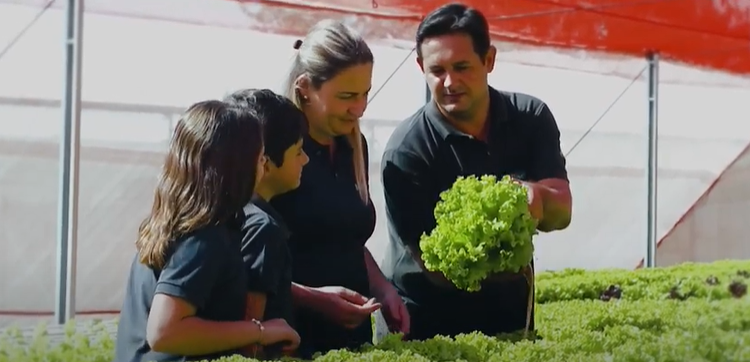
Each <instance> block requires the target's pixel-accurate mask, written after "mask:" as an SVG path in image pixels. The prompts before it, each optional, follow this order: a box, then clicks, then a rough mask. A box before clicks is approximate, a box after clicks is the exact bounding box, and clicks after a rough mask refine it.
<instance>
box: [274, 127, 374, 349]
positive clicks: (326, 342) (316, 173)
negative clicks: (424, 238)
mask: <svg viewBox="0 0 750 362" xmlns="http://www.w3.org/2000/svg"><path fill="white" fill-rule="evenodd" d="M334 147H335V148H334V152H333V155H331V152H330V149H329V147H328V146H324V145H321V144H319V143H317V142H315V141H314V140H313V139H312V138H310V137H307V136H306V137H305V139H304V144H303V148H304V150H305V152H306V153H307V155H308V156H309V157H310V162H309V163H308V164H307V165H306V166H305V168H304V169H303V171H302V181H301V184H300V186H299V187H298V188H297V189H295V190H293V191H291V192H288V193H286V194H283V195H279V196H276V197H274V198H273V200H271V202H270V203H271V205H273V207H274V208H275V209H276V210H277V211H278V212H279V214H280V215H281V216H282V217H283V218H284V221H285V222H286V223H287V225H288V227H289V230H290V231H291V233H292V234H291V236H290V238H289V249H290V250H291V252H292V265H293V267H292V278H293V281H294V282H296V283H299V284H302V285H306V286H310V287H323V286H343V287H346V288H349V289H352V290H354V291H356V292H358V293H361V294H363V295H369V294H370V283H369V279H368V276H367V268H366V265H365V259H364V248H365V243H366V242H367V240H368V239H369V238H370V236H371V235H372V233H373V232H374V230H375V207H374V206H373V204H372V202H369V203H368V204H365V203H364V202H363V201H362V200H361V199H360V197H359V192H358V191H357V188H356V182H355V177H354V167H353V163H352V156H353V150H352V148H351V146H350V145H349V143H348V142H347V141H346V139H345V138H344V137H338V138H336V139H335V146H334ZM363 148H364V156H365V165H367V161H368V154H367V143H366V142H365V140H364V137H363ZM295 326H296V328H297V331H298V332H299V334H300V337H301V338H302V344H301V346H300V352H301V353H302V354H303V357H304V356H309V353H312V352H316V351H327V350H330V349H334V348H345V347H359V346H360V345H361V344H363V343H366V342H371V341H372V328H371V327H370V323H369V320H368V321H367V322H366V323H363V324H362V325H361V326H360V327H359V328H357V329H354V330H348V329H345V328H343V327H338V326H336V325H334V324H333V323H330V322H328V321H327V320H325V319H323V318H322V317H321V316H320V315H318V314H317V313H308V312H302V311H300V312H298V313H296V316H295Z"/></svg>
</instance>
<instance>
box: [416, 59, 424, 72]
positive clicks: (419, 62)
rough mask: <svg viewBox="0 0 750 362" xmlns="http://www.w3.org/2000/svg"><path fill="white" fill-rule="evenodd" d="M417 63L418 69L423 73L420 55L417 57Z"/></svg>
mask: <svg viewBox="0 0 750 362" xmlns="http://www.w3.org/2000/svg"><path fill="white" fill-rule="evenodd" d="M417 65H419V70H421V71H422V73H424V61H423V60H422V57H419V56H418V57H417Z"/></svg>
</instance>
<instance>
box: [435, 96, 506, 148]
mask: <svg viewBox="0 0 750 362" xmlns="http://www.w3.org/2000/svg"><path fill="white" fill-rule="evenodd" d="M489 91H490V114H489V122H490V134H493V133H495V132H496V131H498V127H497V125H499V124H500V123H503V122H507V121H508V107H507V99H506V97H505V96H504V95H503V94H501V93H500V92H498V91H497V90H495V89H494V88H492V87H489ZM425 112H426V114H427V120H428V122H430V124H431V125H432V127H434V128H435V130H436V131H437V133H438V135H439V136H440V137H441V138H442V139H444V140H445V139H448V138H449V137H470V138H472V137H471V136H470V135H468V134H466V133H464V132H461V131H459V130H458V129H456V127H453V125H451V124H450V123H449V122H448V121H447V120H446V119H445V117H444V116H443V114H442V113H440V110H439V109H438V106H437V104H435V102H434V101H432V100H431V101H429V102H428V103H427V104H426V105H425Z"/></svg>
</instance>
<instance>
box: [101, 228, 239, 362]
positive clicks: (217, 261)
mask: <svg viewBox="0 0 750 362" xmlns="http://www.w3.org/2000/svg"><path fill="white" fill-rule="evenodd" d="M241 222H242V220H241V219H239V218H238V219H237V220H236V221H235V220H233V222H231V223H226V224H225V225H220V226H210V227H206V228H203V229H200V230H197V231H195V232H193V233H191V234H189V235H185V236H184V237H182V238H180V239H178V240H177V241H176V242H175V243H174V244H173V247H172V248H171V251H170V252H168V256H167V262H166V264H165V266H164V268H162V269H161V270H154V269H151V268H149V267H147V266H146V265H143V264H141V263H140V262H139V260H138V256H137V255H136V256H135V257H134V258H133V262H132V265H131V268H130V276H129V278H128V282H127V286H126V292H125V300H124V303H123V307H122V310H121V312H120V321H119V325H118V329H117V342H116V351H115V362H166V361H180V362H182V361H200V360H205V359H216V358H219V357H222V356H230V355H233V354H236V353H237V351H226V352H224V353H216V354H211V355H203V356H189V357H187V356H177V355H169V354H165V353H158V352H154V351H152V350H151V349H150V347H149V346H148V342H147V341H146V324H147V321H148V315H149V311H150V310H151V303H152V301H153V298H154V295H155V294H157V293H162V294H166V295H171V296H174V297H177V298H182V299H184V300H186V301H188V302H189V303H191V304H193V305H194V306H196V309H197V312H196V316H197V317H199V318H202V319H206V320H212V321H241V320H243V319H244V314H245V298H246V293H247V291H246V285H247V282H246V278H245V272H244V265H243V263H242V255H241V254H240V240H241V234H240V226H241V225H242V224H241Z"/></svg>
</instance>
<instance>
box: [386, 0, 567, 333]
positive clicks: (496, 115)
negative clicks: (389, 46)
mask: <svg viewBox="0 0 750 362" xmlns="http://www.w3.org/2000/svg"><path fill="white" fill-rule="evenodd" d="M416 38H417V61H418V63H419V66H420V67H421V68H422V70H423V72H424V74H425V78H426V80H427V83H428V85H429V88H430V91H431V93H432V101H430V102H428V104H426V105H425V106H424V107H423V108H421V109H420V110H419V111H417V112H416V113H415V114H414V115H412V116H411V117H410V118H409V119H407V120H405V121H404V122H403V123H401V124H400V125H399V126H398V128H397V129H396V130H395V131H394V133H393V135H392V136H391V138H390V140H389V141H388V144H387V146H386V149H385V152H384V155H383V159H382V164H381V166H382V179H383V187H384V194H385V201H386V209H387V216H388V221H389V234H390V243H389V247H388V250H387V252H386V259H385V262H384V265H383V271H384V273H385V274H386V276H387V277H389V278H390V279H391V281H392V282H393V283H394V285H395V286H396V287H397V289H398V290H399V292H400V293H401V295H402V297H403V298H404V300H405V301H406V303H407V307H408V308H409V313H410V315H411V333H410V335H409V337H410V338H412V339H425V338H431V337H433V336H435V335H437V334H442V335H448V336H453V335H456V334H459V333H468V332H472V331H480V332H483V333H485V334H488V335H495V334H498V333H507V332H513V331H518V330H522V329H524V327H525V326H526V315H527V307H528V296H529V295H528V293H529V286H528V284H527V282H526V280H525V279H524V278H523V276H522V275H520V274H519V275H512V276H510V277H507V276H506V277H498V278H490V279H488V280H486V281H485V282H484V285H483V287H482V290H481V291H479V292H475V293H470V292H465V291H460V290H458V289H456V288H455V287H454V286H453V285H452V283H450V282H449V281H448V280H447V279H446V278H445V277H444V276H443V275H442V274H440V273H437V272H429V271H426V270H425V268H424V263H423V262H422V260H421V252H420V249H419V239H420V237H421V235H422V234H423V233H429V232H430V231H431V230H432V229H433V228H434V227H435V217H434V215H433V212H434V209H435V205H436V203H437V201H438V200H439V197H440V196H439V195H440V193H441V192H442V191H444V190H447V189H448V188H450V187H451V186H452V184H453V182H455V181H456V178H457V177H459V176H466V175H478V176H479V175H484V174H492V175H496V176H503V175H511V176H513V177H515V178H516V179H518V180H519V181H522V182H523V184H524V185H526V187H527V188H528V190H529V195H530V196H529V207H530V210H531V213H532V215H533V216H534V217H535V218H536V219H537V221H538V229H539V230H540V231H545V232H548V231H553V230H560V229H564V228H565V227H567V225H568V224H569V223H570V218H571V195H570V189H569V186H568V179H567V171H566V168H565V158H564V156H563V154H562V152H561V150H560V132H559V130H558V127H557V124H556V121H555V119H554V117H553V115H552V113H551V111H550V109H549V108H548V107H547V105H546V104H544V103H543V102H542V101H541V100H539V99H536V98H534V97H532V96H529V95H525V94H520V93H510V92H500V91H497V90H495V89H494V88H492V87H490V86H489V85H488V80H487V78H488V74H489V73H490V72H491V71H492V70H493V67H494V64H495V54H496V49H495V48H494V47H493V46H492V45H491V43H490V35H489V28H488V25H487V21H486V19H485V18H484V16H483V15H482V14H481V13H480V12H478V11H477V10H475V9H472V8H468V7H466V6H464V5H461V4H449V5H445V6H442V7H440V8H438V9H437V10H435V11H433V12H432V13H430V14H429V15H427V17H426V18H425V19H424V20H423V21H422V23H421V24H420V26H419V28H418V30H417V37H416ZM532 321H533V315H532ZM530 328H532V329H533V322H532V324H531V326H530Z"/></svg>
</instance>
